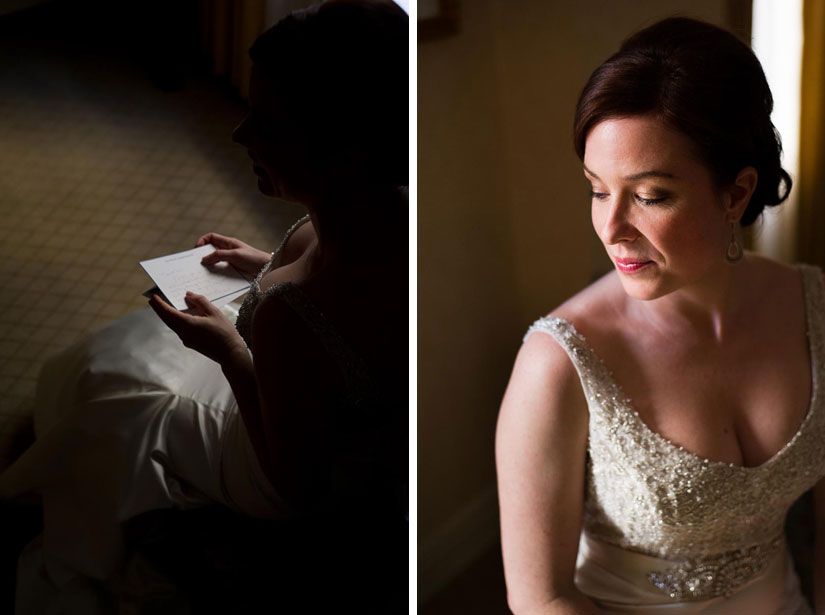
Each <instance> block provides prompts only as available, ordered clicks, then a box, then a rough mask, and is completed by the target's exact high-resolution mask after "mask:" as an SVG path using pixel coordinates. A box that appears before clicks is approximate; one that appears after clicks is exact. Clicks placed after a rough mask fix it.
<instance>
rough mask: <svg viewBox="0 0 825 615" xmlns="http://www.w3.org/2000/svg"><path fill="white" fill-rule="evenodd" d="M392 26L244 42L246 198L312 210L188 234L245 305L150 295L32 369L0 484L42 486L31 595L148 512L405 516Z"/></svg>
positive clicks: (71, 574)
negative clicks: (279, 229)
mask: <svg viewBox="0 0 825 615" xmlns="http://www.w3.org/2000/svg"><path fill="white" fill-rule="evenodd" d="M407 28H408V25H407V16H406V14H405V13H404V12H403V11H402V10H401V9H399V8H398V7H397V6H396V5H395V4H393V3H391V2H378V1H376V2H365V1H332V2H328V3H326V4H322V5H319V6H315V7H313V8H311V9H308V10H305V11H301V12H298V13H295V14H293V15H291V16H289V17H287V18H286V19H284V20H283V21H281V22H279V23H278V24H277V25H275V26H274V27H273V28H271V29H270V30H268V31H267V32H265V33H264V34H263V35H261V36H260V37H259V38H258V40H257V41H256V42H255V44H254V45H253V47H252V48H251V50H250V55H251V57H252V59H253V72H252V76H251V81H250V94H249V113H248V114H247V116H246V117H245V118H244V120H243V121H242V122H241V124H240V125H239V126H238V127H237V128H236V130H235V132H234V134H233V137H234V139H235V141H236V142H238V143H239V144H240V145H242V146H244V147H245V148H246V149H247V150H248V153H249V156H250V158H251V159H252V168H253V170H254V173H255V174H256V175H257V179H258V186H259V188H260V190H261V191H262V192H263V193H265V194H267V195H271V196H276V197H279V198H282V199H287V200H290V201H295V202H298V203H301V204H302V205H303V206H304V207H305V209H306V213H307V215H306V216H305V217H304V218H302V219H301V220H299V221H297V222H296V223H295V224H294V225H293V226H292V228H290V229H289V232H287V234H286V237H285V238H284V240H283V242H282V243H281V245H280V247H277V249H276V250H275V251H274V252H272V253H270V252H269V251H264V250H259V249H256V248H253V247H251V246H248V245H247V244H245V243H243V242H242V241H240V240H237V239H234V238H230V237H225V236H223V235H220V234H218V233H209V234H207V235H205V236H203V237H201V238H200V239H199V240H198V241H197V245H204V244H206V243H212V244H213V245H214V246H215V247H216V248H217V249H216V251H215V252H213V253H212V254H211V255H210V256H208V257H206V258H205V259H204V264H205V265H208V264H212V263H218V262H228V263H230V264H232V265H234V266H235V267H237V268H238V269H240V270H242V271H244V272H246V273H247V274H250V276H251V277H255V276H257V277H255V281H254V283H253V284H252V287H251V289H250V291H249V292H248V294H247V295H246V297H245V299H244V300H243V303H242V305H240V308H239V310H238V306H237V304H234V305H233V304H230V305H227V306H224V307H222V308H220V309H219V308H217V307H215V306H213V305H212V304H211V303H210V302H209V301H208V300H207V299H206V298H205V297H203V296H200V295H196V294H191V295H189V296H188V297H187V303H188V305H189V306H190V308H191V309H190V310H187V312H181V311H178V310H176V309H175V308H173V307H172V306H170V305H169V304H167V303H166V302H164V301H163V300H161V299H160V298H159V297H157V296H154V297H153V298H152V299H150V306H151V308H152V309H151V310H149V309H147V310H142V311H140V312H135V313H132V314H129V315H128V316H126V317H124V318H122V319H121V320H119V321H117V322H115V323H113V324H112V325H110V326H108V327H107V328H104V329H103V330H101V331H98V332H96V333H93V334H92V335H90V336H88V337H87V338H86V339H83V340H81V341H79V342H78V343H77V344H75V345H74V346H72V347H71V348H69V349H67V350H66V351H65V352H63V353H61V354H59V355H57V356H55V357H52V358H51V359H50V360H49V361H48V362H47V363H46V365H45V367H44V369H43V372H42V374H41V378H40V382H39V387H38V397H37V409H36V411H35V412H36V416H35V431H36V435H37V440H36V442H35V443H34V445H33V446H32V447H31V448H30V449H29V450H28V451H27V452H26V453H25V454H24V455H23V456H22V457H21V458H20V459H19V460H18V461H17V462H16V463H15V464H14V465H12V467H11V468H10V469H9V470H8V471H6V472H5V473H4V474H2V475H1V476H0V496H1V497H4V498H11V497H15V496H18V495H19V494H21V493H25V492H30V491H37V492H39V493H40V494H42V498H43V506H44V520H45V536H44V540H43V542H42V543H37V541H35V543H34V544H32V545H29V547H28V548H27V550H26V551H24V554H23V555H24V557H23V558H21V567H25V566H29V568H31V570H33V571H34V572H32V574H30V575H28V576H27V575H26V574H25V571H23V572H21V577H22V578H29V579H32V578H36V583H34V582H33V583H34V584H33V585H31V586H30V588H31V590H30V591H29V592H28V593H30V594H32V595H34V594H38V595H40V596H45V595H47V594H50V593H51V594H61V592H62V594H63V595H64V597H65V595H66V594H67V593H70V592H69V590H68V589H67V588H69V587H70V586H71V585H72V583H73V579H76V578H78V577H85V578H88V577H91V578H94V579H98V580H100V581H103V582H108V581H111V579H112V578H113V576H114V575H116V573H117V572H118V570H119V566H120V565H121V563H122V561H123V558H124V542H123V536H122V523H123V522H124V521H126V520H128V519H131V518H133V517H135V516H137V515H139V514H140V513H143V512H145V511H149V510H153V509H159V508H181V509H184V508H191V507H197V506H201V505H206V504H212V503H215V502H218V503H222V504H224V505H226V506H227V507H229V508H231V509H234V510H236V511H239V512H241V513H244V514H246V515H251V516H254V517H259V518H264V519H291V518H295V517H301V516H303V515H313V514H316V515H320V516H321V517H323V516H325V515H326V516H328V517H340V516H341V515H346V514H351V515H353V517H356V516H358V515H361V514H370V515H376V516H377V517H382V518H391V519H400V520H401V522H402V523H404V519H405V517H406V514H407V512H406V506H407V504H406V492H407V485H406V476H407V378H408V376H407V374H408V368H407V362H408V350H407V307H408V284H407V269H408V265H407V259H408V252H407V250H408V247H407V237H408V230H407V228H408V227H407V225H408V203H407V196H406V190H405V189H404V188H402V186H405V185H406V183H407V159H408V145H407V143H408V134H407V131H408V128H407V117H408V113H407V106H408V78H407V56H408V42H407V41H408V38H407ZM158 317H159V318H158ZM399 323H400V324H399ZM27 556H28V559H27ZM31 570H30V572H31ZM404 578H405V579H406V572H404ZM38 584H39V585H38ZM38 599H39V598H38ZM405 608H406V605H405Z"/></svg>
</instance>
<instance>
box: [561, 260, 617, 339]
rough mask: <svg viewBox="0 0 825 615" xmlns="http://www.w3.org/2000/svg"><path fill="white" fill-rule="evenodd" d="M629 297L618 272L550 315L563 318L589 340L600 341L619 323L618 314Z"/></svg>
mask: <svg viewBox="0 0 825 615" xmlns="http://www.w3.org/2000/svg"><path fill="white" fill-rule="evenodd" d="M626 301H627V295H626V294H625V292H624V290H623V289H622V285H621V282H620V281H619V278H618V274H617V273H616V272H615V271H610V272H609V273H606V274H605V275H603V276H602V277H600V278H599V279H598V280H596V281H595V282H593V283H592V284H590V285H588V286H586V287H585V288H583V289H582V290H580V291H579V292H578V293H576V294H575V295H573V296H572V297H570V298H569V299H568V300H567V301H565V302H564V303H562V304H561V305H559V306H558V307H557V308H555V309H554V310H552V311H551V312H550V314H549V315H550V316H554V317H557V318H563V319H565V320H566V321H568V322H569V323H570V324H572V325H573V326H574V327H575V328H576V330H577V331H578V332H579V333H581V334H582V335H584V336H585V337H586V338H600V337H603V336H605V335H608V334H609V331H608V329H609V328H610V327H611V324H612V323H615V322H616V321H617V318H616V315H617V314H618V313H620V312H621V311H622V310H623V309H624V307H625V304H626Z"/></svg>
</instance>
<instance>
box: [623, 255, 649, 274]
mask: <svg viewBox="0 0 825 615" xmlns="http://www.w3.org/2000/svg"><path fill="white" fill-rule="evenodd" d="M652 263H653V261H643V260H640V259H634V258H617V259H616V267H617V268H618V270H619V271H621V272H622V273H635V272H637V271H639V270H640V269H644V268H645V267H646V266H647V265H650V264H652Z"/></svg>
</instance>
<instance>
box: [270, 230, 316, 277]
mask: <svg viewBox="0 0 825 615" xmlns="http://www.w3.org/2000/svg"><path fill="white" fill-rule="evenodd" d="M316 240H317V236H316V234H315V227H314V226H312V220H307V221H306V222H304V223H303V224H302V225H301V226H299V227H298V228H296V229H295V230H294V231H293V232H292V234H291V235H290V236H289V238H288V239H287V240H286V241H285V242H284V244H283V245H282V246H281V256H280V263H279V264H280V265H281V266H283V265H288V264H289V263H293V262H295V261H296V260H298V259H299V258H300V257H301V256H302V255H303V254H304V253H305V252H306V251H307V250H308V249H309V248H310V247H312V245H313V244H314V243H315V241H316Z"/></svg>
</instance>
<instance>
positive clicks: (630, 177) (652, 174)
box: [582, 165, 676, 181]
mask: <svg viewBox="0 0 825 615" xmlns="http://www.w3.org/2000/svg"><path fill="white" fill-rule="evenodd" d="M582 166H584V172H585V173H587V174H588V175H591V176H592V177H595V178H596V179H598V180H601V177H599V176H598V175H596V174H595V173H594V172H593V171H591V170H590V169H588V168H587V165H582ZM648 177H662V178H664V179H676V176H675V175H674V174H673V173H668V172H667V171H657V170H652V171H642V172H641V173H634V174H633V175H626V176H625V177H623V178H622V179H623V180H626V181H638V180H640V179H647V178H648Z"/></svg>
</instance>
